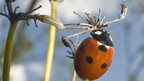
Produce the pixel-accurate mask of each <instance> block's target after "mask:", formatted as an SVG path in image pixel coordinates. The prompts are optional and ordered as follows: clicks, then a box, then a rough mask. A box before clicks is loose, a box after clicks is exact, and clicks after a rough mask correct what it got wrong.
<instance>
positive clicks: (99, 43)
mask: <svg viewBox="0 0 144 81" xmlns="http://www.w3.org/2000/svg"><path fill="white" fill-rule="evenodd" d="M97 42H98V41H97ZM100 45H105V44H102V43H101V42H98V46H100ZM105 47H106V48H107V49H109V48H110V46H108V45H105Z"/></svg>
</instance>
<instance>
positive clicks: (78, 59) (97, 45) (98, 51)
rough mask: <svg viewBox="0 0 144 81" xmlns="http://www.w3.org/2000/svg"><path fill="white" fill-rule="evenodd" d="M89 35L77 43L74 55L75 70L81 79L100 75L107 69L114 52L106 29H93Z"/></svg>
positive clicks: (93, 78)
mask: <svg viewBox="0 0 144 81" xmlns="http://www.w3.org/2000/svg"><path fill="white" fill-rule="evenodd" d="M91 35H92V37H88V38H86V39H85V40H84V41H83V42H82V43H81V44H80V45H79V47H78V48H77V50H76V52H75V55H74V68H75V71H76V73H77V75H78V76H79V77H80V78H81V79H83V80H85V79H88V80H95V79H98V78H99V77H101V76H102V75H103V74H104V73H105V72H106V71H107V70H108V68H109V66H110V64H111V62H112V57H113V53H114V49H113V47H112V46H113V42H112V38H111V36H110V34H109V33H108V32H107V31H106V30H104V29H101V30H94V31H92V32H91Z"/></svg>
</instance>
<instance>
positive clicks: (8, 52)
mask: <svg viewBox="0 0 144 81" xmlns="http://www.w3.org/2000/svg"><path fill="white" fill-rule="evenodd" d="M16 26H17V22H16V21H15V22H11V23H10V28H9V31H8V36H7V40H6V47H5V53H4V64H3V75H2V76H3V81H9V77H10V65H11V57H12V49H13V39H14V34H15V31H16Z"/></svg>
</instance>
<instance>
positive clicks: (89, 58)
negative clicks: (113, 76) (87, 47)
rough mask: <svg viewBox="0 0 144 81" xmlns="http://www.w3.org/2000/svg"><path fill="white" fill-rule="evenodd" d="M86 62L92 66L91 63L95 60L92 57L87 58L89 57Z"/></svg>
mask: <svg viewBox="0 0 144 81" xmlns="http://www.w3.org/2000/svg"><path fill="white" fill-rule="evenodd" d="M85 60H86V61H87V63H89V64H91V63H92V62H93V58H92V57H90V56H87V57H86V58H85Z"/></svg>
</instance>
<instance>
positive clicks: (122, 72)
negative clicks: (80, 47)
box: [0, 0, 144, 81]
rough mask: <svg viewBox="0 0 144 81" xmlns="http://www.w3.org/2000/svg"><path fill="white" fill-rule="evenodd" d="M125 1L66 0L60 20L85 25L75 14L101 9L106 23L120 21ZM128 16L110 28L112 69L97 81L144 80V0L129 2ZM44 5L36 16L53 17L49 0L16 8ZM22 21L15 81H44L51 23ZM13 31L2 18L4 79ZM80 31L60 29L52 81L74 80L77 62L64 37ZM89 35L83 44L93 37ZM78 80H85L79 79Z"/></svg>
mask: <svg viewBox="0 0 144 81" xmlns="http://www.w3.org/2000/svg"><path fill="white" fill-rule="evenodd" d="M121 2H122V0H87V1H86V0H85V1H84V0H64V2H62V3H60V4H59V10H58V19H59V20H61V21H62V22H63V23H79V22H84V21H83V20H81V19H80V18H79V17H78V16H76V15H75V14H73V11H76V12H78V13H81V14H82V13H84V12H89V13H91V14H92V15H96V16H97V15H98V9H99V8H101V10H102V15H104V16H106V19H105V21H109V20H112V19H115V18H117V16H118V15H119V13H120V10H121V9H120V8H121V6H120V4H121ZM126 2H127V4H128V14H127V16H126V18H125V19H124V20H123V21H122V22H118V23H115V24H113V25H112V26H110V27H109V28H106V29H107V30H108V31H110V33H111V35H112V38H113V40H114V49H115V54H114V58H113V62H112V64H111V67H110V69H109V70H108V71H107V72H106V73H105V74H104V75H103V76H102V77H101V78H99V79H98V80H97V81H144V77H143V75H144V69H143V68H144V26H143V24H144V0H126ZM4 5H5V2H4V0H0V11H1V12H3V11H4ZM39 5H42V8H40V9H39V10H38V11H36V12H35V13H40V14H47V15H50V4H49V2H48V0H16V2H15V3H14V4H13V8H14V7H16V6H20V8H19V9H18V11H29V10H31V9H33V8H35V7H37V6H39ZM29 24H30V25H29V26H27V25H26V22H23V21H22V22H20V23H19V25H18V27H17V32H16V35H15V40H14V49H13V58H12V66H11V81H42V79H43V74H44V72H43V71H44V66H45V57H46V52H47V46H48V34H49V27H48V25H47V24H44V23H41V22H37V24H38V27H35V24H34V22H33V21H32V20H30V21H29ZM8 28H9V22H8V20H7V19H6V18H5V17H3V16H1V15H0V77H1V74H2V63H3V54H4V48H5V41H6V37H7V32H8ZM79 31H80V30H57V35H56V42H55V51H54V59H53V66H52V71H51V72H52V74H51V81H70V80H71V74H72V66H73V61H72V60H71V59H69V58H67V57H66V55H67V53H66V50H68V49H67V48H66V47H64V46H63V45H62V42H61V37H62V36H64V35H70V34H73V33H76V32H79ZM89 36H90V35H89V33H87V34H84V35H82V36H81V37H80V40H79V41H82V40H83V39H84V38H87V37H89ZM77 81H81V80H80V79H79V78H78V79H77Z"/></svg>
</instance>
